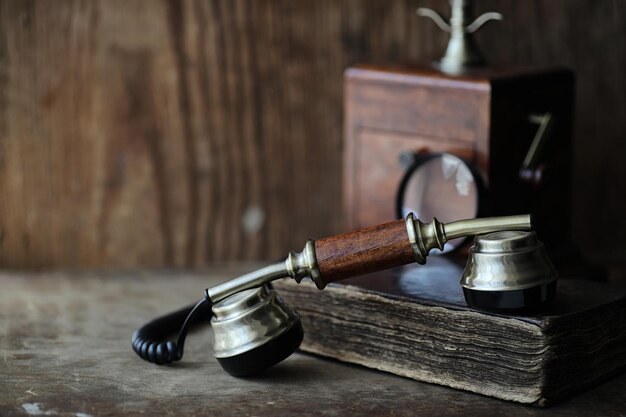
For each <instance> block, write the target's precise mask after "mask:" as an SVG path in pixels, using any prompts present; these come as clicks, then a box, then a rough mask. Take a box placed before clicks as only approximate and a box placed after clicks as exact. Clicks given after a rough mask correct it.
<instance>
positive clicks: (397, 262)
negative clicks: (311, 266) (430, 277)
mask: <svg viewBox="0 0 626 417" xmlns="http://www.w3.org/2000/svg"><path fill="white" fill-rule="evenodd" d="M315 255H316V257H317V263H318V266H319V269H320V273H321V276H322V280H323V281H324V282H325V283H327V284H328V283H330V282H335V281H339V280H341V279H344V278H349V277H353V276H357V275H362V274H365V273H367V272H374V271H381V270H383V269H389V268H393V267H394V266H401V265H406V264H408V263H412V262H415V254H414V253H413V249H412V248H411V244H410V242H409V236H408V233H407V228H406V222H405V221H404V220H402V219H401V220H396V221H393V222H389V223H385V224H381V225H378V226H373V227H368V228H363V229H359V230H355V231H353V232H350V233H344V234H341V235H335V236H330V237H326V238H322V239H320V240H316V241H315Z"/></svg>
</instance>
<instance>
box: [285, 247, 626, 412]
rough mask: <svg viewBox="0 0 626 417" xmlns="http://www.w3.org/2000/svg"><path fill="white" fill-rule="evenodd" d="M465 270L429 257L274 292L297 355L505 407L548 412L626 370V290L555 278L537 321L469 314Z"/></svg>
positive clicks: (291, 284)
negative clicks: (295, 334) (288, 310)
mask: <svg viewBox="0 0 626 417" xmlns="http://www.w3.org/2000/svg"><path fill="white" fill-rule="evenodd" d="M462 268H463V265H461V264H458V263H455V261H451V260H449V259H446V258H443V257H431V258H430V259H429V263H428V265H427V266H417V265H415V266H409V267H404V268H399V269H395V270H391V271H386V272H383V273H375V274H370V275H365V276H362V277H359V278H354V279H350V280H346V281H343V283H337V284H330V285H328V286H327V287H326V289H325V290H323V291H319V290H318V289H317V288H316V287H315V286H314V285H313V283H312V282H306V281H304V282H302V283H301V284H296V283H295V282H293V281H292V280H289V281H287V280H284V281H280V282H277V283H276V284H275V287H276V289H277V290H278V292H279V294H280V295H281V296H282V297H283V299H284V300H285V301H286V302H287V303H288V304H289V305H292V306H294V307H295V308H296V309H297V311H298V312H299V314H300V315H301V318H302V323H303V326H304V332H305V337H304V341H303V343H302V346H301V350H303V351H305V352H311V353H314V354H318V355H322V356H326V357H331V358H335V359H338V360H341V361H345V362H350V363H355V364H360V365H363V366H367V367H370V368H374V369H379V370H382V371H386V372H391V373H394V374H397V375H402V376H405V377H409V378H413V379H416V380H418V381H424V382H430V383H436V384H441V385H446V386H449V387H453V388H457V389H462V390H467V391H471V392H475V393H479V394H483V395H487V396H492V397H496V398H500V399H503V400H510V401H517V402H520V403H526V404H533V405H538V406H549V405H551V404H553V403H555V402H557V401H559V400H561V399H563V398H566V397H568V396H570V395H573V394H575V393H577V392H581V391H583V390H585V389H588V388H589V387H592V386H594V385H596V384H598V383H601V382H603V381H604V380H606V379H607V378H608V377H610V376H611V375H614V374H615V373H617V372H619V371H621V370H622V369H624V368H625V366H626V292H625V291H624V290H617V289H614V288H612V287H610V286H608V285H606V284H601V283H597V282H592V281H585V280H574V279H560V280H559V283H558V290H557V296H556V299H555V301H554V302H553V303H552V304H551V305H550V306H549V307H548V308H546V309H545V310H544V311H543V312H542V313H541V314H536V315H505V314H497V313H492V312H482V311H477V310H474V309H471V308H469V307H468V306H467V305H466V303H465V301H464V299H463V293H462V290H461V287H460V286H459V279H460V276H461V272H462Z"/></svg>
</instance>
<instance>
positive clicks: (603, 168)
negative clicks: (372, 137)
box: [0, 0, 626, 268]
mask: <svg viewBox="0 0 626 417" xmlns="http://www.w3.org/2000/svg"><path fill="white" fill-rule="evenodd" d="M417 6H427V7H434V8H439V9H441V10H443V11H446V9H447V7H448V6H447V2H446V1H436V0H424V1H419V2H415V1H412V0H392V1H385V2H382V1H378V0H365V1H356V0H348V1H341V2H339V1H331V0H320V1H314V2H310V1H306V2H305V1H298V2H294V1H288V0H272V1H270V0H264V1H252V0H235V1H220V0H211V1H200V0H197V1H196V0H185V1H180V2H178V1H167V0H159V1H147V0H129V1H121V0H114V1H93V2H81V1H72V0H60V1H56V2H54V3H52V2H46V1H14V0H2V1H0V193H1V194H0V265H2V266H3V267H11V268H21V267H25V268H33V267H59V266H89V265H91V266H98V265H102V266H104V265H107V266H138V265H146V266H156V265H173V266H183V265H184V266H187V265H198V264H204V263H206V262H208V261H211V260H223V259H256V258H276V257H278V256H283V255H284V254H285V253H286V251H287V250H290V249H294V248H298V247H301V245H302V242H304V241H305V240H306V238H308V237H321V236H325V235H330V234H334V233H338V232H341V231H342V219H341V207H342V205H341V199H342V186H341V172H342V162H341V161H342V159H341V152H342V73H343V71H344V70H345V68H347V67H349V66H351V65H352V64H355V63H358V62H365V63H375V64H385V63H389V62H404V61H412V60H417V59H421V58H424V57H429V56H438V55H439V54H440V53H441V52H442V51H443V48H444V47H445V42H446V35H445V34H443V33H440V32H439V30H438V29H437V28H436V27H435V25H434V24H432V23H431V22H429V21H427V20H424V19H420V18H418V17H416V16H415V14H414V12H413V10H414V9H415V7H417ZM479 7H480V9H481V10H487V9H497V10H499V11H500V12H502V13H503V14H504V16H505V19H506V20H505V22H503V23H496V24H492V25H489V26H488V27H486V28H485V29H484V30H483V31H481V32H480V33H479V34H478V41H479V42H480V44H481V45H482V46H483V48H484V49H485V50H486V51H488V53H487V55H488V57H489V58H490V59H491V60H492V61H494V62H501V61H503V62H513V63H523V64H531V65H566V66H570V67H571V68H573V70H574V71H575V72H576V74H577V86H578V90H577V91H578V93H577V98H576V103H577V104H576V118H575V120H576V125H575V146H574V163H573V172H572V175H573V183H574V184H576V187H575V189H574V193H573V202H572V211H573V219H574V221H573V232H574V237H575V238H576V240H577V241H578V242H579V243H580V244H581V245H582V246H583V249H585V250H586V251H588V252H592V251H598V252H603V253H608V255H607V256H609V257H611V256H612V257H614V258H619V257H620V256H622V255H623V253H624V250H625V246H624V242H625V241H626V220H625V219H624V217H623V216H622V215H621V214H622V213H624V212H625V211H626V197H625V195H626V193H625V192H624V190H625V189H626V164H623V163H622V162H623V155H625V154H626V141H624V140H623V133H624V131H625V130H626V119H624V118H623V117H622V116H623V114H624V113H625V112H626V93H625V91H626V85H625V83H626V75H624V72H623V68H624V67H625V66H626V45H625V43H626V24H625V23H626V22H625V19H626V4H625V3H624V2H621V1H619V0H607V1H602V2H596V1H592V0H534V1H525V2H512V1H511V2H499V1H494V0H483V1H481V2H480V4H479ZM590 218H595V219H596V220H595V221H594V227H588V226H587V224H588V223H587V220H588V219H590ZM605 230H611V231H612V233H611V234H610V235H609V236H606V235H605V233H604V231H605Z"/></svg>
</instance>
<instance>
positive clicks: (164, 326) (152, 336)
mask: <svg viewBox="0 0 626 417" xmlns="http://www.w3.org/2000/svg"><path fill="white" fill-rule="evenodd" d="M212 306H213V304H212V303H211V299H210V298H209V292H208V290H205V291H204V297H203V298H202V299H201V300H199V301H198V302H197V303H196V304H195V305H193V306H187V307H185V308H182V309H180V310H178V311H174V312H172V313H169V314H166V315H164V316H161V317H157V318H156V319H154V320H152V321H150V322H148V323H146V324H144V325H143V326H141V327H140V328H139V329H138V330H137V331H136V332H135V333H133V337H132V344H133V350H134V351H135V353H136V354H137V355H139V357H140V358H142V359H144V360H147V361H148V362H152V363H156V364H158V365H164V364H168V363H171V362H174V361H178V360H180V359H181V358H182V357H183V349H184V347H185V338H186V337H187V332H188V331H189V329H190V328H191V326H192V325H196V324H199V323H203V322H206V321H208V320H210V319H211V316H212V314H213V313H212V310H211V307H212ZM179 329H180V330H179ZM176 331H178V339H177V340H176V341H173V340H167V339H168V338H169V337H170V336H171V335H172V334H175V333H176Z"/></svg>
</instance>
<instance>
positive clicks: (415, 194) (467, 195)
mask: <svg viewBox="0 0 626 417" xmlns="http://www.w3.org/2000/svg"><path fill="white" fill-rule="evenodd" d="M478 198H479V194H478V185H477V184H476V181H475V179H474V176H473V175H472V172H471V171H470V169H469V167H468V166H467V165H466V163H465V162H464V161H463V160H462V159H460V158H458V157H456V156H454V155H450V154H440V155H436V156H434V157H430V158H429V159H428V160H426V161H425V162H423V163H421V164H420V165H419V166H418V167H417V169H415V171H413V174H412V175H411V176H410V178H409V179H408V181H407V183H406V186H405V188H404V195H403V198H402V216H403V217H406V215H407V214H409V213H411V212H413V213H414V214H415V216H416V217H417V218H418V219H420V220H421V221H423V222H430V221H431V220H432V218H433V217H437V219H438V220H440V221H442V222H443V223H447V222H450V221H454V220H458V219H471V218H474V217H476V216H477V214H478ZM463 240H464V239H454V240H451V241H449V242H448V243H446V245H445V247H444V250H443V252H444V253H446V252H449V251H451V250H453V249H454V248H455V247H457V246H458V245H460V244H461V243H462V241H463Z"/></svg>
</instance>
